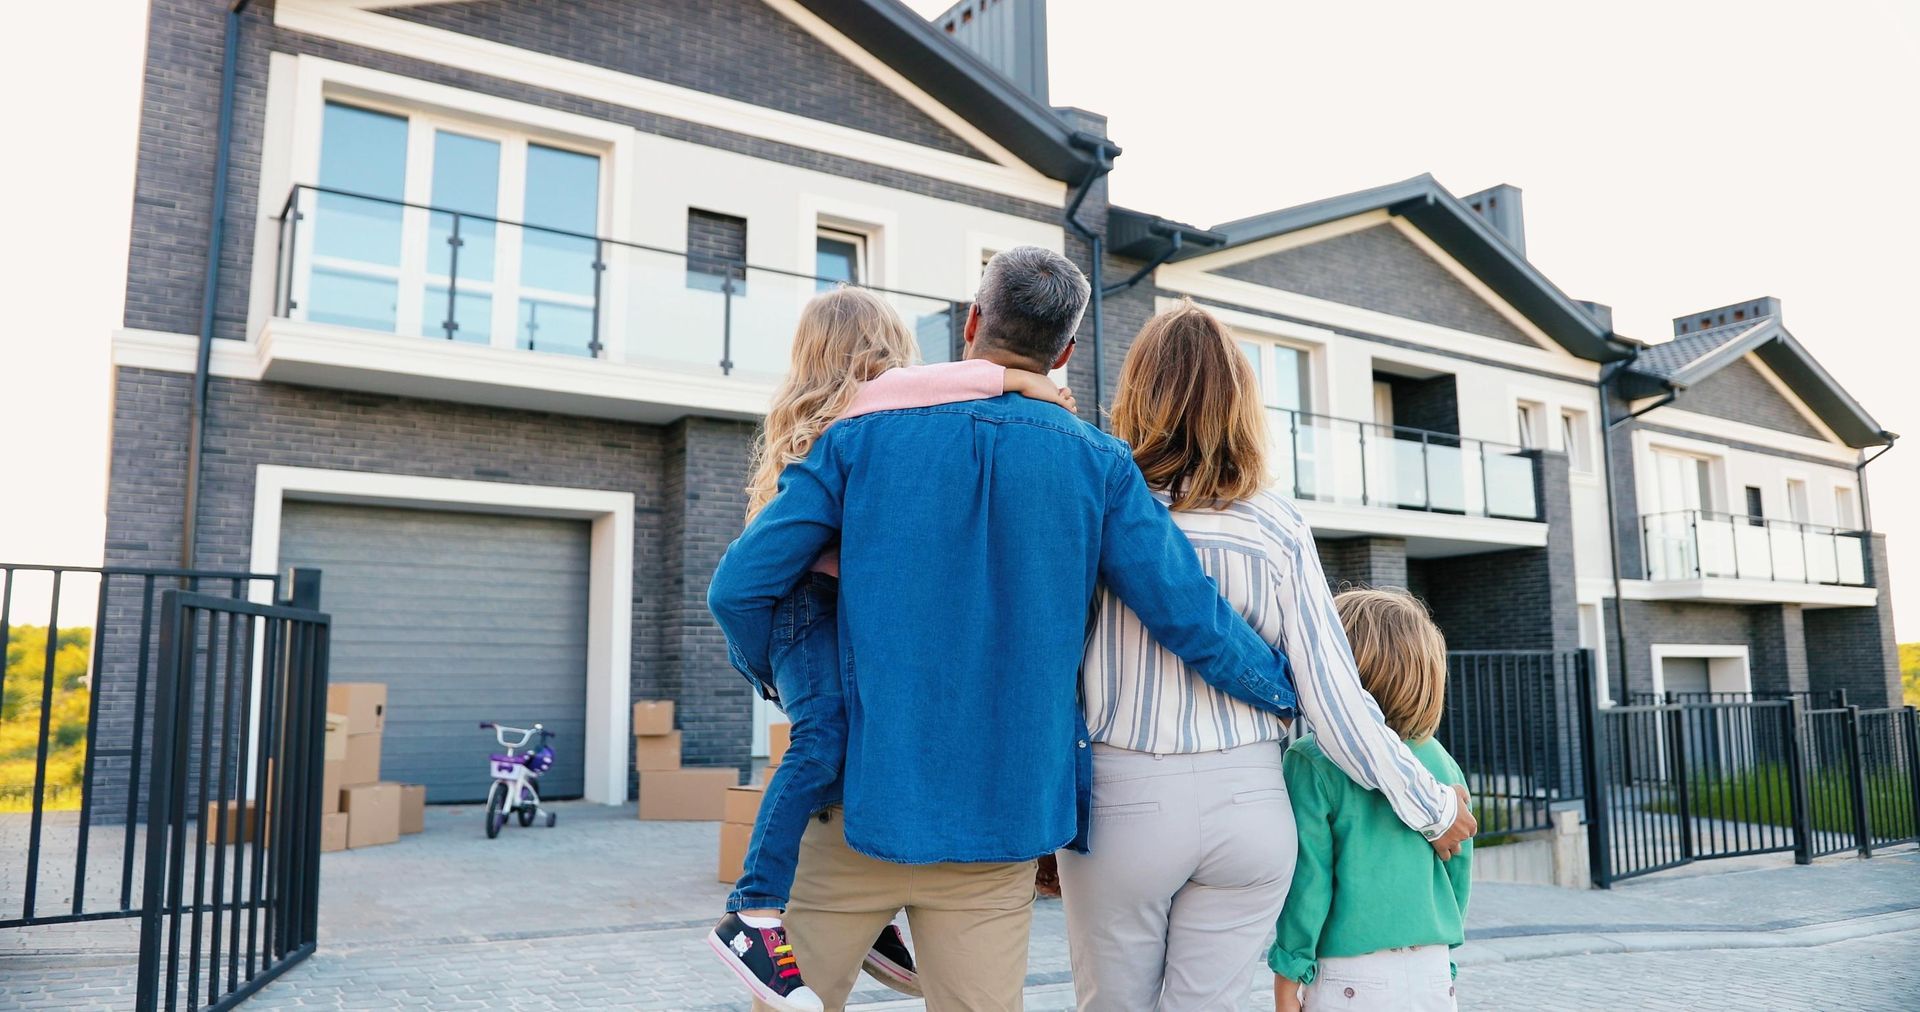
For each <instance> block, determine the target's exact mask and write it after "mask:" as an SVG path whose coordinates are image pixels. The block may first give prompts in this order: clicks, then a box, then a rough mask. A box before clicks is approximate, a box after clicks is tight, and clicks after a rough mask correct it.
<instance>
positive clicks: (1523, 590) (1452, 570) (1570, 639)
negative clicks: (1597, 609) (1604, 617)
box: [1408, 451, 1580, 650]
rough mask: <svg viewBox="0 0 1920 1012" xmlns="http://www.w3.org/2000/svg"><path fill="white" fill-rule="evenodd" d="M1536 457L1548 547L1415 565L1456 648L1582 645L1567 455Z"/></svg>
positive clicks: (1450, 643)
mask: <svg viewBox="0 0 1920 1012" xmlns="http://www.w3.org/2000/svg"><path fill="white" fill-rule="evenodd" d="M1535 456H1536V462H1535V466H1534V488H1535V494H1536V495H1537V496H1538V497H1539V502H1540V504H1541V507H1542V515H1543V516H1544V517H1545V519H1546V522H1547V544H1546V545H1545V546H1544V547H1541V548H1520V549H1513V550H1510V551H1504V552H1487V553H1481V554H1476V555H1460V556H1454V557H1450V558H1439V559H1419V560H1414V561H1413V562H1411V563H1409V566H1408V568H1409V570H1410V571H1411V572H1412V574H1413V581H1414V583H1415V584H1416V585H1417V586H1418V587H1419V588H1420V592H1421V594H1422V595H1423V597H1424V598H1425V599H1426V601H1427V606H1428V607H1429V608H1430V609H1431V610H1432V611H1433V619H1434V622H1435V623H1437V624H1438V625H1439V626H1440V629H1441V631H1442V632H1445V633H1446V634H1447V645H1448V646H1449V647H1451V648H1453V649H1455V650H1576V649H1579V646H1580V612H1579V606H1578V603H1577V601H1576V600H1575V594H1576V588H1577V581H1576V577H1575V574H1574V562H1573V519H1572V518H1573V499H1572V490H1571V487H1570V485H1569V483H1568V477H1567V475H1568V470H1567V456H1566V454H1564V453H1558V452H1552V451H1547V452H1538V453H1536V455H1535Z"/></svg>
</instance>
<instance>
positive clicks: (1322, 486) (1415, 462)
mask: <svg viewBox="0 0 1920 1012" xmlns="http://www.w3.org/2000/svg"><path fill="white" fill-rule="evenodd" d="M1267 419H1268V427H1269V430H1270V431H1271V434H1272V440H1273V445H1274V446H1275V448H1276V449H1277V450H1278V453H1277V454H1276V456H1278V458H1279V465H1280V474H1279V484H1280V487H1282V488H1290V489H1291V490H1292V492H1293V497H1294V498H1295V499H1311V500H1315V501H1318V502H1336V503H1347V504H1351V505H1356V506H1377V507H1382V508H1386V509H1406V510H1423V511H1426V512H1431V513H1453V514H1459V515H1462V516H1477V517H1497V518H1501V519H1510V520H1538V519H1540V504H1539V500H1538V497H1537V495H1536V494H1535V490H1534V473H1533V472H1534V457H1535V456H1536V454H1535V453H1534V452H1533V451H1530V450H1526V449H1523V448H1521V447H1518V446H1511V445H1507V444H1503V443H1494V442H1489V441H1487V440H1484V439H1467V438H1464V437H1461V436H1458V435H1455V434H1453V433H1449V432H1435V431H1432V430H1428V429H1416V428H1411V427H1408V426H1405V425H1380V424H1377V423H1374V422H1362V421H1355V420H1353V419H1348V418H1333V417H1329V416H1327V415H1316V414H1310V413H1308V412H1304V411H1295V410H1292V409H1290V408H1268V409H1267Z"/></svg>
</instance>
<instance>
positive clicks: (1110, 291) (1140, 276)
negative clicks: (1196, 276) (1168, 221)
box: [1100, 229, 1181, 295]
mask: <svg viewBox="0 0 1920 1012" xmlns="http://www.w3.org/2000/svg"><path fill="white" fill-rule="evenodd" d="M1180 236H1181V232H1180V230H1179V229H1174V230H1173V231H1172V232H1171V233H1169V235H1168V243H1167V248H1166V249H1164V250H1161V251H1160V253H1159V255H1157V256H1155V257H1154V258H1153V259H1152V260H1149V261H1147V263H1146V265H1145V266H1143V267H1141V268H1140V269H1139V270H1137V271H1134V272H1133V276H1132V277H1129V278H1128V279H1127V280H1125V281H1122V282H1120V283H1119V284H1114V285H1108V286H1107V287H1106V290H1105V291H1103V292H1101V293H1100V294H1102V295H1118V294H1120V293H1121V292H1124V291H1126V290H1127V289H1129V288H1132V287H1133V286H1134V285H1137V284H1139V283H1140V282H1142V281H1144V280H1146V277H1147V275H1149V274H1152V273H1153V272H1154V271H1155V270H1156V269H1158V268H1159V267H1160V265H1161V264H1164V263H1166V262H1167V261H1169V260H1172V259H1173V255H1174V254H1175V253H1178V252H1180Z"/></svg>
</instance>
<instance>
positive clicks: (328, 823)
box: [320, 682, 427, 851]
mask: <svg viewBox="0 0 1920 1012" xmlns="http://www.w3.org/2000/svg"><path fill="white" fill-rule="evenodd" d="M327 710H328V713H327V752H326V760H327V761H326V767H325V770H324V772H323V774H322V777H321V785H322V786H321V795H322V797H321V805H322V807H321V824H320V849H321V850H323V851H333V850H344V849H347V848H351V847H374V846H378V845H380V844H383V843H392V842H394V841H395V840H398V839H399V838H400V835H401V834H402V833H417V832H420V830H421V829H422V828H423V826H424V823H425V812H426V802H427V789H426V787H425V786H423V785H421V784H398V783H392V782H389V781H384V780H381V779H380V745H381V741H382V739H383V737H384V735H385V733H386V729H387V687H386V686H385V685H382V684H380V683H378V682H340V683H337V684H334V685H330V686H328V687H327Z"/></svg>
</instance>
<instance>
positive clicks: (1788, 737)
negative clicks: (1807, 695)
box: [1780, 696, 1813, 864]
mask: <svg viewBox="0 0 1920 1012" xmlns="http://www.w3.org/2000/svg"><path fill="white" fill-rule="evenodd" d="M1803 706H1804V704H1803V703H1801V701H1800V697H1799V696H1788V697H1787V705H1786V706H1785V707H1784V708H1782V709H1781V711H1780V712H1781V713H1782V714H1784V715H1785V719H1786V722H1787V725H1786V727H1785V728H1784V729H1783V734H1782V738H1781V740H1782V741H1784V742H1786V745H1787V797H1788V810H1789V811H1791V812H1792V813H1793V863H1794V864H1812V863H1813V820H1812V819H1811V818H1810V817H1809V813H1808V810H1807V809H1808V804H1807V776H1806V770H1805V769H1804V768H1803V767H1802V765H1801V759H1802V755H1803V753H1802V751H1801V748H1800V719H1801V709H1802V707H1803Z"/></svg>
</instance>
